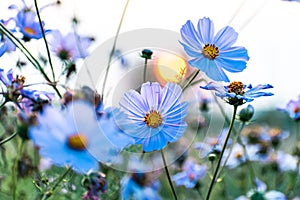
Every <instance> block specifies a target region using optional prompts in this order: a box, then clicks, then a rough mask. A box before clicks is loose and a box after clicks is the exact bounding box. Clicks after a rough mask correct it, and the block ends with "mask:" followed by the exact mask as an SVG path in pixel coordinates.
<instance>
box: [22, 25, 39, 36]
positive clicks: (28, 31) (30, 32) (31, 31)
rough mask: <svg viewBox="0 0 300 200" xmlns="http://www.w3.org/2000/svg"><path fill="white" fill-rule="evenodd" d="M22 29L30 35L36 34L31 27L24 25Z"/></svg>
mask: <svg viewBox="0 0 300 200" xmlns="http://www.w3.org/2000/svg"><path fill="white" fill-rule="evenodd" d="M24 31H25V32H26V33H28V34H30V35H36V31H35V30H34V29H33V28H31V27H24Z"/></svg>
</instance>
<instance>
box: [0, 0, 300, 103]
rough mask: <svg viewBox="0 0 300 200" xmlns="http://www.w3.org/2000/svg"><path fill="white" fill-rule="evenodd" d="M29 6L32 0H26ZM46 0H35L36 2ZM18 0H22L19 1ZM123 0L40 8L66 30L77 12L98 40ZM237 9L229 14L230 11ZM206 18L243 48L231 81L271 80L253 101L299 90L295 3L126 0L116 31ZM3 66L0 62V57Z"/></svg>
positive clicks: (108, 33)
mask: <svg viewBox="0 0 300 200" xmlns="http://www.w3.org/2000/svg"><path fill="white" fill-rule="evenodd" d="M13 2H17V3H16V4H19V3H18V2H20V0H10V1H2V2H1V6H0V13H1V14H2V16H3V18H5V17H7V16H9V15H10V14H11V12H7V6H8V5H10V4H12V3H13ZM26 2H28V5H33V1H26ZM45 2H50V1H48V0H47V1H46V0H43V1H39V4H40V6H42V5H44V4H46V3H45ZM19 5H21V4H19ZM124 5H125V0H84V1H83V0H62V5H61V7H60V8H48V9H45V10H44V11H43V12H42V17H43V18H44V20H45V21H46V25H47V28H51V29H56V28H57V29H60V30H64V31H65V32H68V31H70V30H71V25H70V23H69V22H70V19H71V18H72V16H73V15H74V13H75V14H76V16H77V17H78V18H79V20H80V22H81V23H80V26H79V32H81V33H84V34H91V35H93V36H95V37H96V39H97V44H101V42H104V41H105V40H107V39H109V38H111V37H113V36H114V35H115V33H116V29H117V26H118V23H119V20H120V17H121V13H122V10H123V7H124ZM239 7H241V8H240V10H239V12H238V13H237V14H236V16H235V17H234V19H233V20H232V21H231V18H232V17H233V16H234V13H236V11H237V10H238V8H239ZM204 16H206V17H210V18H211V19H212V20H213V21H214V23H215V30H216V31H217V30H219V29H220V28H222V27H224V26H226V25H228V23H230V21H231V23H230V25H231V26H232V27H233V28H234V29H235V30H236V31H238V32H239V38H238V41H237V44H236V45H240V46H244V47H246V48H247V49H248V54H249V56H250V61H249V62H248V67H247V68H246V69H245V70H244V71H243V72H242V73H238V74H232V73H231V74H229V73H227V74H228V76H229V78H230V80H241V81H242V82H244V83H252V84H253V85H256V84H259V83H270V84H272V85H273V86H274V89H273V90H271V91H272V92H274V93H275V96H274V97H267V98H268V99H267V98H264V99H263V98H262V99H257V100H255V102H254V104H257V105H258V106H259V105H263V104H265V103H266V102H267V103H270V104H272V105H275V106H280V107H283V106H285V104H286V103H287V102H288V100H289V99H291V98H293V99H296V98H297V96H298V95H299V94H300V78H299V76H300V69H299V67H300V61H299V59H298V58H299V57H300V49H299V46H300V37H299V36H300V26H299V20H300V3H297V2H286V1H282V0H185V1H183V0H151V1H149V0H131V1H130V3H129V7H128V10H127V13H126V16H125V19H124V23H123V25H122V29H121V33H122V32H125V31H130V30H134V29H139V28H163V29H169V30H173V31H177V32H179V30H180V28H181V26H182V25H183V24H185V22H186V21H187V20H188V19H190V20H192V21H193V22H194V23H197V21H198V19H200V18H202V17H204ZM0 64H1V65H3V64H4V63H3V62H1V60H0Z"/></svg>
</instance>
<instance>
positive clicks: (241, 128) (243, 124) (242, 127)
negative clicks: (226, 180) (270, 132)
mask: <svg viewBox="0 0 300 200" xmlns="http://www.w3.org/2000/svg"><path fill="white" fill-rule="evenodd" d="M244 127H245V122H243V123H242V125H241V127H240V129H239V130H238V132H237V134H234V136H235V138H234V141H233V144H235V143H236V142H237V140H238V136H239V135H240V133H241V132H242V130H243V129H244ZM233 147H234V145H232V146H231V147H230V150H229V153H228V155H227V157H226V159H225V161H224V164H223V166H222V168H221V170H220V172H219V174H221V173H222V171H223V169H224V168H225V166H226V164H227V162H228V159H229V157H230V155H231V153H232V150H233Z"/></svg>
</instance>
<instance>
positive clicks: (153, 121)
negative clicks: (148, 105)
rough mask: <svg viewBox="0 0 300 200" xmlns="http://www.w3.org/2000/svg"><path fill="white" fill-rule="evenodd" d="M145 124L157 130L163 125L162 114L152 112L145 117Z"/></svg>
mask: <svg viewBox="0 0 300 200" xmlns="http://www.w3.org/2000/svg"><path fill="white" fill-rule="evenodd" d="M144 122H145V123H146V125H147V126H148V127H150V128H157V127H159V126H160V125H161V123H162V116H161V114H160V113H159V112H158V111H155V110H151V111H150V112H149V113H147V114H146V116H145V117H144Z"/></svg>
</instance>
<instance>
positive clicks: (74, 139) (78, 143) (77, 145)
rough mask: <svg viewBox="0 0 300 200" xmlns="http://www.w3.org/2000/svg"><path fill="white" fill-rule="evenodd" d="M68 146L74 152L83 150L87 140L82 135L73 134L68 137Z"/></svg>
mask: <svg viewBox="0 0 300 200" xmlns="http://www.w3.org/2000/svg"><path fill="white" fill-rule="evenodd" d="M67 144H68V146H69V147H70V148H71V149H74V150H84V149H85V148H86V147H87V144H88V140H87V138H86V136H85V135H84V134H82V133H75V134H73V135H70V136H69V137H68V141H67Z"/></svg>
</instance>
